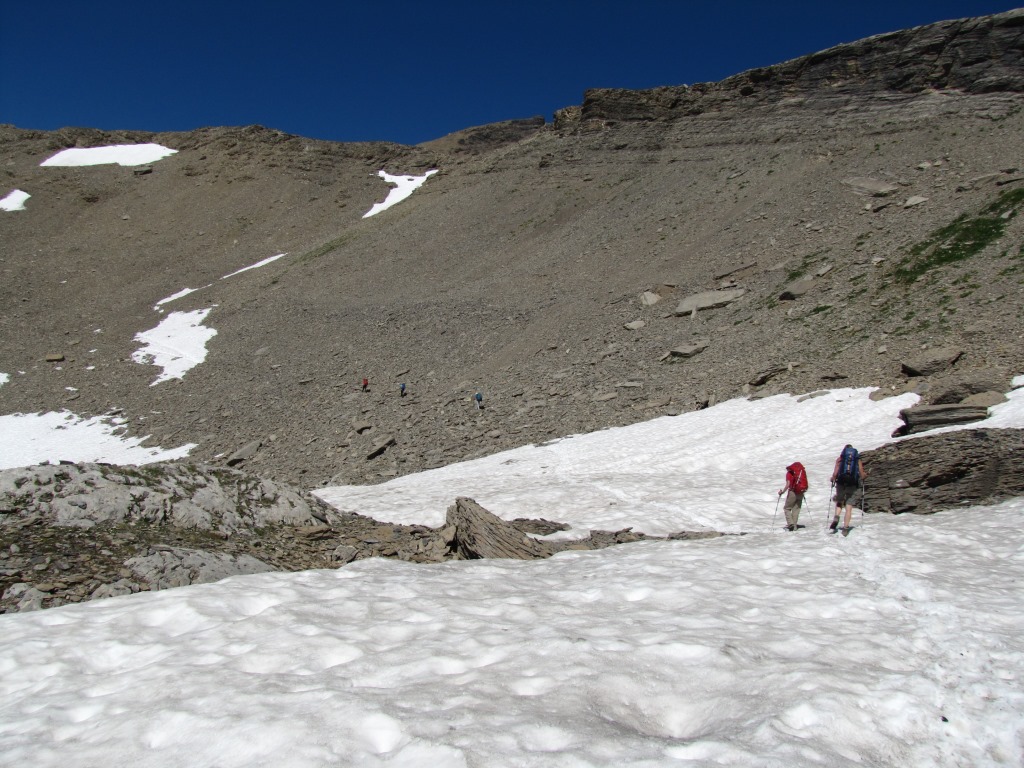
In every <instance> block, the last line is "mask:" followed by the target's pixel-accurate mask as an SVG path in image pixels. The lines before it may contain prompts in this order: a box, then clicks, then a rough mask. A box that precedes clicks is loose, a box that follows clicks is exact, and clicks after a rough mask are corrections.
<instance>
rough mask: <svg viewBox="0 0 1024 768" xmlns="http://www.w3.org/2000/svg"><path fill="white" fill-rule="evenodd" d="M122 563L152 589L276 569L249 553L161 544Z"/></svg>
mask: <svg viewBox="0 0 1024 768" xmlns="http://www.w3.org/2000/svg"><path fill="white" fill-rule="evenodd" d="M125 565H126V566H127V567H128V568H130V569H131V571H132V573H133V574H134V575H135V578H136V579H137V580H138V581H139V582H141V583H143V584H145V585H146V586H147V587H148V588H149V589H151V590H156V589H169V588H171V587H185V586H188V585H189V584H205V583H208V582H212V581H220V580H221V579H226V578H228V577H229V576H240V575H243V574H250V573H266V572H268V571H276V570H277V569H276V568H274V567H272V566H269V565H267V564H266V563H264V562H262V561H261V560H257V559H256V558H255V557H253V556H251V555H228V554H222V553H217V552H204V551H202V550H198V549H184V548H182V547H163V546H160V547H153V548H151V549H150V551H149V553H148V554H146V555H142V556H139V557H133V558H131V559H130V560H127V561H126V562H125Z"/></svg>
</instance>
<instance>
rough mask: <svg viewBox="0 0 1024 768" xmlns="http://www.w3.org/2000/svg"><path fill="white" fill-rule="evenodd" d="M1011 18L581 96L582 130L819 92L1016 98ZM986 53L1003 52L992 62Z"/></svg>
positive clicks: (1016, 51)
mask: <svg viewBox="0 0 1024 768" xmlns="http://www.w3.org/2000/svg"><path fill="white" fill-rule="evenodd" d="M1022 16H1024V11H1021V10H1014V11H1008V12H1006V13H1001V14H998V15H995V16H987V17H984V18H976V19H960V20H957V21H948V22H942V23H938V24H931V25H929V26H925V27H915V28H913V29H906V30H901V31H899V32H892V33H889V34H885V35H875V36H874V37H869V38H866V39H864V40H858V41H856V42H853V43H847V44H844V45H838V46H836V47H834V48H830V49H828V50H826V51H821V52H819V53H816V54H813V55H811V56H804V57H801V58H798V59H793V60H792V61H787V62H784V63H782V64H776V65H774V66H770V67H762V68H760V69H752V70H750V71H748V72H744V73H742V74H739V75H735V76H734V77H730V78H727V79H725V80H723V81H721V82H719V83H698V84H696V85H693V86H678V87H666V88H654V89H651V90H647V91H626V90H621V89H607V88H603V89H593V90H589V91H587V92H586V94H585V96H584V101H583V108H582V110H581V113H580V119H581V121H582V122H584V123H585V122H587V121H598V120H601V121H604V120H645V121H650V120H670V119H678V118H681V117H685V116H692V115H697V114H702V113H707V112H713V111H715V110H716V109H719V108H720V107H721V104H722V103H723V102H724V101H727V100H731V99H736V98H743V99H746V100H747V101H748V102H752V103H765V102H778V101H781V100H782V99H783V98H790V99H792V98H794V97H796V96H797V95H799V94H807V93H814V92H821V91H823V90H825V89H829V90H832V91H833V92H838V93H842V94H844V95H847V96H849V95H855V94H858V93H869V92H879V91H882V92H884V91H889V92H892V93H899V94H914V93H920V92H922V91H927V90H933V89H934V90H944V89H950V88H952V89H957V90H960V91H963V92H966V93H989V92H992V91H996V90H1008V91H1015V92H1021V91H1024V69H1022V67H1021V57H1022V55H1024V54H1022V50H1024V46H1022V45H1021V42H1020V41H1021V26H1022V25H1021V17H1022ZM992 50H1006V51H1007V55H1006V56H1004V57H992V56H990V55H989V52H990V51H992Z"/></svg>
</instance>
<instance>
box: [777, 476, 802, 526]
mask: <svg viewBox="0 0 1024 768" xmlns="http://www.w3.org/2000/svg"><path fill="white" fill-rule="evenodd" d="M785 491H789V493H787V494H786V503H785V504H784V505H783V507H782V509H783V511H784V512H785V513H786V530H787V531H795V530H796V521H797V518H799V517H800V507H801V506H803V503H804V494H805V493H806V492H807V470H806V469H804V465H803V464H801V463H800V462H799V461H794V462H793V463H792V464H790V465H789V466H788V467H786V485H785V486H784V487H783V488H782V489H781V490H779V496H781V495H782V494H783V492H785ZM776 509H778V507H776Z"/></svg>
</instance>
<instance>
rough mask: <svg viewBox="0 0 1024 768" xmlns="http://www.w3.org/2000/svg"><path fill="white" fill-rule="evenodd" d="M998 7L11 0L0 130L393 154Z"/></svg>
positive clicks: (4, 31) (1, 25)
mask: <svg viewBox="0 0 1024 768" xmlns="http://www.w3.org/2000/svg"><path fill="white" fill-rule="evenodd" d="M1019 2H1020V0H1017V2H1008V1H1006V2H1001V1H1000V0H959V1H956V0H885V1H881V0H857V2H846V1H845V0H837V1H836V2H830V1H829V0H819V1H818V2H809V1H807V0H775V1H774V2H770V1H768V0H758V1H756V2H755V1H753V0H734V1H733V2H729V1H728V0H725V1H722V2H718V3H704V2H687V1H685V0H632V2H622V1H621V0H615V1H613V0H589V1H588V0H547V2H539V1H537V0H515V1H513V0H508V1H506V2H500V3H499V2H490V1H489V0H437V2H428V1H427V0H419V2H412V1H407V0H393V2H374V0H362V1H361V2H349V0H335V1H334V2H326V1H325V2H304V1H303V0H296V1H295V2H291V3H282V2H266V1H264V0H248V1H247V2H236V1H235V0H224V1H222V2H218V0H208V2H195V1H194V0H181V1H180V2H174V3H169V2H163V1H161V0H153V1H152V2H147V3H133V4H119V3H84V2H81V1H80V0H79V1H78V2H67V1H66V0H49V1H48V2H45V3H44V2H38V0H37V1H36V2H18V3H14V2H10V3H4V5H3V8H2V9H0V122H2V123H13V124H14V125H17V126H19V127H22V128H40V129H55V128H59V127H63V126H69V125H73V126H88V127H95V128H104V129H119V128H125V129H138V130H150V131H162V130H189V129H192V128H198V127H202V126H212V125H248V124H252V123H259V124H262V125H266V126H268V127H271V128H277V129H280V130H283V131H287V132H288V133H295V134H299V135H303V136H308V137H313V138H321V139H332V140H337V141H367V140H387V141H397V142H402V143H406V144H414V143H418V142H421V141H426V140H429V139H433V138H437V137H439V136H443V135H445V134H447V133H451V132H453V131H456V130H460V129H462V128H466V127H469V126H473V125H482V124H485V123H491V122H496V121H499V120H507V119H511V118H517V117H531V116H533V115H543V116H544V117H545V118H547V119H549V120H550V118H551V114H552V113H553V112H554V111H555V110H556V109H560V108H561V107H565V106H569V105H572V104H579V103H581V102H582V99H583V92H584V91H585V90H586V89H587V88H594V87H616V88H651V87H655V86H659V85H679V84H682V83H696V82H706V81H714V80H720V79H722V78H723V77H727V76H729V75H731V74H735V73H737V72H742V71H743V70H746V69H750V68H752V67H758V66H765V65H768V64H774V63H778V62H780V61H784V60H786V59H790V58H794V57H796V56H801V55H803V54H807V53H812V52H814V51H818V50H822V49H824V48H828V47H830V46H832V45H837V44H839V43H843V42H850V41H852V40H857V39H859V38H862V37H867V36H869V35H873V34H879V33H883V32H891V31H893V30H897V29H902V28H905V27H910V26H915V25H918V24H928V23H931V22H933V21H939V20H942V19H951V18H960V17H964V16H975V15H984V14H988V13H998V12H1001V11H1005V10H1009V9H1011V8H1013V7H1015V6H1016V5H1018V4H1019Z"/></svg>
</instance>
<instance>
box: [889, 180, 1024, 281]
mask: <svg viewBox="0 0 1024 768" xmlns="http://www.w3.org/2000/svg"><path fill="white" fill-rule="evenodd" d="M1022 205H1024V188H1020V189H1011V190H1007V191H1005V192H1003V193H1002V194H1001V195H999V197H998V198H996V199H995V200H994V201H993V202H991V203H989V205H987V206H985V208H983V209H982V210H981V211H980V212H978V214H977V215H975V216H969V215H967V214H964V215H962V216H958V217H957V218H956V219H954V220H953V221H952V222H950V223H949V224H947V225H946V226H944V227H941V228H939V229H937V230H935V231H934V232H932V234H931V235H930V236H929V237H928V238H927V239H926V240H924V241H922V242H920V243H917V244H916V245H914V246H912V247H911V248H910V251H909V254H908V255H907V257H906V258H904V259H903V260H902V261H900V263H899V264H898V265H897V267H896V269H895V270H894V271H893V278H894V279H895V280H896V281H897V282H900V283H904V284H909V283H913V282H914V281H915V280H917V279H919V278H920V277H922V276H923V275H925V274H927V273H928V272H930V271H931V270H933V269H937V268H939V267H942V266H944V265H946V264H954V263H956V262H960V261H965V260H967V259H969V258H971V257H972V256H974V255H976V254H978V253H980V252H981V251H983V250H984V249H985V248H987V247H988V246H989V245H991V244H992V243H994V242H996V241H997V240H999V238H1001V237H1002V236H1003V234H1004V233H1005V231H1006V227H1007V225H1008V224H1009V223H1010V220H1011V219H1013V217H1014V216H1016V215H1017V213H1018V212H1019V210H1020V208H1021V206H1022Z"/></svg>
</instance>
